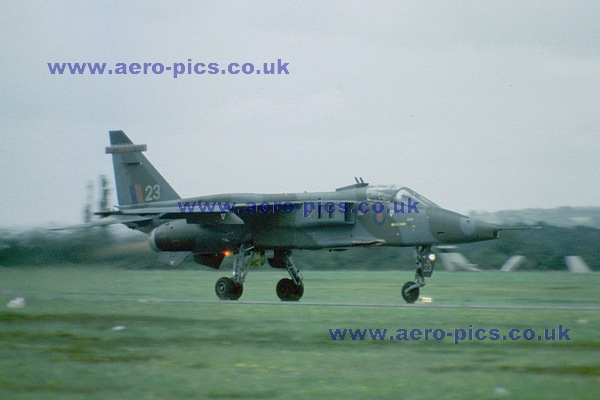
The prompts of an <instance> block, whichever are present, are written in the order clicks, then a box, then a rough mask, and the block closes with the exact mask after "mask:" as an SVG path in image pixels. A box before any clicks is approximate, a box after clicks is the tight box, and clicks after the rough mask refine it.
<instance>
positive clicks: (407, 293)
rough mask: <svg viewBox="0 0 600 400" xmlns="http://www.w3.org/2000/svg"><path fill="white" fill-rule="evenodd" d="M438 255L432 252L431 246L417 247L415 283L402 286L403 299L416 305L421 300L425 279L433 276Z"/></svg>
mask: <svg viewBox="0 0 600 400" xmlns="http://www.w3.org/2000/svg"><path fill="white" fill-rule="evenodd" d="M436 258H437V257H436V255H435V253H433V252H432V251H431V246H416V247H415V259H416V265H417V266H416V268H415V281H416V282H406V283H405V284H404V285H403V286H402V298H403V299H404V301H406V302H407V303H414V302H415V301H417V299H418V298H419V294H420V293H421V290H420V289H421V288H422V287H423V286H425V277H430V276H431V275H432V274H433V265H434V264H435V260H436Z"/></svg>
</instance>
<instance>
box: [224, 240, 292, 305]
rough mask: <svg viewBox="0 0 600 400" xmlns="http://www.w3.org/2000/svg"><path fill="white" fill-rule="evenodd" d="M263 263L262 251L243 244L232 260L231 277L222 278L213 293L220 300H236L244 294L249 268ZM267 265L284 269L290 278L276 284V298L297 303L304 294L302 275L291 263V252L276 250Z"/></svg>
mask: <svg viewBox="0 0 600 400" xmlns="http://www.w3.org/2000/svg"><path fill="white" fill-rule="evenodd" d="M264 263H265V253H264V251H259V250H256V249H255V248H254V246H251V245H247V244H243V245H241V246H240V250H239V252H238V253H237V254H236V255H235V256H234V259H233V276H232V277H231V278H227V277H223V278H220V279H219V280H218V281H217V284H216V285H215V293H216V294H217V297H218V298H219V299H221V300H237V299H239V298H240V297H241V296H242V293H243V292H244V281H245V280H246V275H248V271H249V270H250V267H251V266H260V265H263V264H264ZM269 264H271V266H272V267H274V268H285V269H286V270H287V271H288V273H289V274H290V278H291V279H290V278H283V279H282V280H280V281H279V282H278V283H277V288H276V292H277V297H279V298H280V299H281V300H282V301H298V300H300V298H301V297H302V295H303V294H304V284H303V282H302V274H301V273H300V270H298V268H297V267H296V265H295V264H294V261H292V252H291V251H289V250H277V251H275V256H274V257H273V258H270V259H269Z"/></svg>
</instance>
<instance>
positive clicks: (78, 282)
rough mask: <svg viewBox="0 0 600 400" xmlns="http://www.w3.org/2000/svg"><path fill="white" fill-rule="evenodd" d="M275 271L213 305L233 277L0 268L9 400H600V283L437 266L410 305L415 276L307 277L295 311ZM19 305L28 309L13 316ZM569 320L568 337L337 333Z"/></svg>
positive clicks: (3, 371)
mask: <svg viewBox="0 0 600 400" xmlns="http://www.w3.org/2000/svg"><path fill="white" fill-rule="evenodd" d="M267 271H268V272H269V273H258V272H256V273H252V272H251V274H250V275H249V276H248V279H247V281H246V284H245V288H244V295H243V296H242V299H241V300H240V302H202V300H210V301H212V300H214V299H215V294H214V288H213V287H214V282H215V281H216V279H217V278H219V277H220V276H223V275H227V273H228V271H205V270H203V271H123V270H117V269H111V268H105V267H102V266H99V267H98V268H85V269H80V268H68V267H60V268H50V267H48V268H18V269H16V268H10V269H9V268H0V307H2V308H0V398H2V399H40V398H44V399H115V398H116V399H167V398H173V399H186V398H194V399H198V398H214V399H231V398H233V399H235V398H242V399H246V398H250V399H254V398H256V399H259V398H261V399H262V398H317V397H318V398H359V399H365V398H369V399H371V398H374V399H377V398H405V399H433V398H436V399H440V398H444V399H453V398H456V399H464V398H476V399H481V398H484V399H485V398H490V399H497V398H510V399H515V398H516V399H520V398H523V399H525V398H526V399H530V398H539V399H563V398H577V399H585V398H589V399H593V398H597V393H598V389H599V388H600V358H599V355H600V336H599V335H598V332H599V331H600V307H597V306H598V304H600V301H599V300H600V294H598V287H599V284H600V274H570V273H566V272H552V273H542V272H515V273H491V272H490V273H445V272H436V273H435V274H434V276H433V278H431V279H429V280H428V282H429V284H428V286H426V287H425V288H424V290H423V291H422V294H423V295H424V296H428V297H431V298H432V303H426V304H422V305H416V306H405V305H404V304H403V302H402V300H401V297H400V293H399V288H400V287H401V285H402V283H404V281H406V280H409V279H407V278H410V277H411V274H410V273H408V274H407V272H390V271H385V272H362V271H352V272H349V271H327V272H319V271H310V272H306V273H305V285H306V290H305V296H304V298H303V299H302V301H301V302H300V303H299V304H286V303H280V302H276V301H275V300H276V296H275V283H276V282H277V280H278V279H280V278H281V277H284V276H285V274H284V273H283V272H282V271H276V270H270V269H268V270H267ZM17 296H22V297H25V299H26V303H27V305H26V307H25V308H22V309H9V308H7V307H6V306H5V305H6V304H7V303H8V302H9V301H10V300H11V299H13V298H15V297H17ZM195 300H201V301H200V302H196V301H195ZM266 302H273V303H270V304H269V303H266ZM303 302H304V304H302V303H303ZM311 302H330V303H333V302H341V303H345V304H356V303H372V304H386V305H390V307H384V308H378V307H365V306H352V305H347V306H339V307H338V306H331V305H329V306H323V305H310V304H306V303H311ZM438 304H442V305H456V306H457V307H454V308H438V307H436V305H438ZM474 304H478V305H482V306H492V307H493V306H500V307H505V308H503V309H482V308H472V306H473V305H474ZM395 305H397V307H396V306H395ZM519 305H529V306H534V307H537V306H539V307H543V306H549V307H550V309H520V308H511V307H512V306H519ZM567 306H568V307H571V309H563V308H565V307H567ZM584 308H585V309H584ZM559 324H561V325H563V326H564V327H566V328H569V329H570V332H569V336H570V339H571V340H570V341H565V340H563V341H554V342H553V341H537V340H533V341H525V340H520V341H489V340H486V341H462V342H460V343H459V344H456V345H455V344H454V343H453V340H452V339H451V338H446V339H444V340H442V341H435V340H429V341H424V340H420V341H399V340H383V341H380V340H364V341H360V340H356V341H351V340H345V341H339V340H336V341H333V340H331V337H330V335H329V332H328V329H329V328H341V329H343V328H352V329H358V328H362V329H364V328H373V329H375V328H380V329H388V331H389V332H390V333H391V336H393V335H395V333H396V330H397V329H399V328H406V329H409V330H410V329H413V328H419V329H425V328H440V329H444V330H446V331H451V330H453V329H457V328H459V329H468V327H469V325H472V326H473V327H474V328H486V329H490V328H498V329H500V330H501V331H502V332H504V333H505V332H507V331H508V330H509V329H511V328H519V329H525V328H532V329H535V330H536V331H538V332H541V331H542V330H543V329H544V328H555V327H556V326H558V325H559ZM116 326H122V327H124V328H125V329H122V330H113V328H114V327H116ZM388 336H390V334H389V333H388Z"/></svg>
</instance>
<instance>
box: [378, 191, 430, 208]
mask: <svg viewBox="0 0 600 400" xmlns="http://www.w3.org/2000/svg"><path fill="white" fill-rule="evenodd" d="M409 197H410V198H411V199H412V201H413V202H415V201H418V202H420V203H421V204H423V205H425V206H428V207H439V206H438V205H437V204H435V203H434V202H433V201H431V200H429V199H428V198H427V197H425V196H422V195H420V194H419V193H417V192H415V191H414V190H412V189H409V188H407V187H400V188H399V187H397V186H369V187H367V200H369V201H384V202H392V201H395V202H401V201H404V202H407V201H408V198H409Z"/></svg>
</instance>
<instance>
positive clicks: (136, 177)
mask: <svg viewBox="0 0 600 400" xmlns="http://www.w3.org/2000/svg"><path fill="white" fill-rule="evenodd" d="M110 144H111V146H110V147H107V148H106V153H107V154H112V158H113V167H114V170H115V184H116V186H117V198H118V201H119V205H120V206H130V205H136V204H143V203H151V202H155V201H165V200H178V199H180V198H181V197H180V196H179V195H178V194H177V192H175V190H174V189H173V188H172V187H171V185H169V183H168V182H167V181H166V180H165V178H163V177H162V175H161V174H160V173H159V172H158V171H157V170H156V168H154V166H153V165H152V164H151V163H150V161H148V159H147V158H146V157H145V156H144V155H143V154H142V151H146V145H145V144H134V143H133V142H132V141H131V140H130V139H129V138H128V137H127V135H126V134H125V132H123V131H110Z"/></svg>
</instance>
